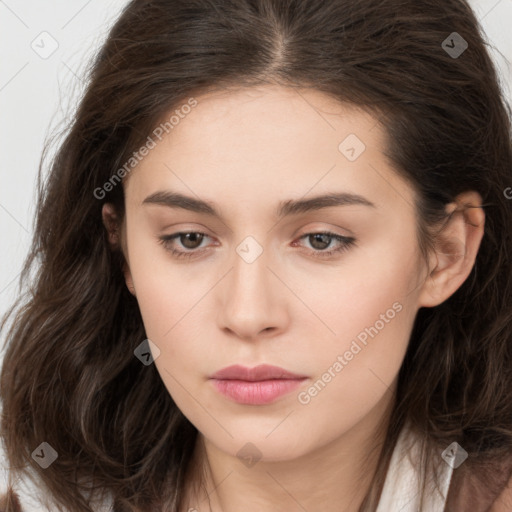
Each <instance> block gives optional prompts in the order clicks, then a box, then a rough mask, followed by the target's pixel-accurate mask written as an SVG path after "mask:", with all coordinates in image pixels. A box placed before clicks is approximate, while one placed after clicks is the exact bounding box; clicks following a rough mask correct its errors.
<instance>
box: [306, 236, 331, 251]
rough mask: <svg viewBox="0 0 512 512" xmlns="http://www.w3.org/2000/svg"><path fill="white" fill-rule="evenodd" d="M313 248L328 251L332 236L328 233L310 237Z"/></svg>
mask: <svg viewBox="0 0 512 512" xmlns="http://www.w3.org/2000/svg"><path fill="white" fill-rule="evenodd" d="M308 237H309V241H310V243H311V247H313V248H314V249H318V250H320V251H321V250H323V249H327V247H329V244H330V242H331V240H332V238H333V237H332V236H330V235H328V234H327V233H312V234H310V235H308Z"/></svg>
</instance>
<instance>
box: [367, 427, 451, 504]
mask: <svg viewBox="0 0 512 512" xmlns="http://www.w3.org/2000/svg"><path fill="white" fill-rule="evenodd" d="M419 443H420V439H419V438H417V437H416V436H415V435H414V434H413V433H412V431H411V430H410V429H409V427H408V423H406V425H405V427H404V428H403V429H402V431H401V432H400V435H399V437H398V440H397V444H396V447H395V449H394V451H393V454H392V456H391V461H390V464H389V469H388V472H387V473H386V480H385V481H384V488H383V489H382V494H381V497H380V500H379V504H378V506H377V510H376V512H391V511H398V510H399V511H400V512H419V510H420V500H419V499H420V494H419V491H420V484H421V480H420V476H421V474H420V467H421V465H420V464H419V463H416V462H415V461H417V460H419V455H420V444H419ZM407 448H410V452H409V453H410V454H409V455H408V452H407ZM452 474H453V467H452V466H450V465H449V464H448V463H445V462H444V461H443V463H442V465H441V468H440V482H439V487H440V490H441V492H442V493H443V495H442V496H441V495H440V494H439V492H437V491H436V492H432V493H428V494H427V496H426V501H425V502H424V507H423V508H422V509H421V512H443V511H444V507H445V504H446V499H447V497H448V489H449V487H450V482H451V478H452Z"/></svg>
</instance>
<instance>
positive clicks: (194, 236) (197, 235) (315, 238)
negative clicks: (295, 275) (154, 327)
mask: <svg viewBox="0 0 512 512" xmlns="http://www.w3.org/2000/svg"><path fill="white" fill-rule="evenodd" d="M205 237H206V238H210V237H209V236H208V235H207V234H206V233H201V232H199V231H180V232H179V233H173V234H172V235H165V236H162V237H159V239H158V243H160V244H162V245H163V246H164V248H165V249H166V250H167V251H169V252H170V253H171V254H172V255H173V256H174V257H175V258H193V257H196V256H197V255H199V254H201V253H202V252H204V249H202V250H197V249H198V248H199V247H201V243H202V242H203V241H204V239H205ZM303 238H306V239H308V240H309V241H310V243H311V245H312V249H311V250H309V252H310V253H312V254H313V256H314V257H318V258H328V257H330V256H332V255H334V254H335V253H340V252H342V251H346V250H348V248H349V247H350V246H352V245H355V242H356V240H355V238H353V237H347V236H343V235H338V234H336V233H331V232H328V231H322V232H318V233H306V234H305V235H302V236H301V237H300V238H299V240H302V239H303ZM176 239H179V242H180V244H181V246H182V247H184V248H185V249H186V250H182V249H176V248H175V247H174V242H175V240H176ZM333 240H334V241H335V242H336V243H337V245H335V247H334V248H331V249H328V250H326V249H327V248H328V247H329V246H330V245H331V242H332V241H333ZM292 245H293V246H294V247H295V246H296V245H297V244H296V242H293V243H292ZM187 249H188V250H187Z"/></svg>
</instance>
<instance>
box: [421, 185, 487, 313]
mask: <svg viewBox="0 0 512 512" xmlns="http://www.w3.org/2000/svg"><path fill="white" fill-rule="evenodd" d="M446 211H447V213H448V214H449V217H448V220H447V222H446V223H445V224H444V226H443V228H442V229H441V230H440V232H439V233H438V234H437V236H436V242H435V247H434V250H433V252H432V253H431V254H430V257H429V275H428V276H427V279H426V281H425V283H424V285H423V288H422V291H421V293H420V296H419V299H418V300H419V304H418V305H419V306H420V307H434V306H437V305H439V304H441V303H442V302H444V301H445V300H446V299H448V298H449V297H450V296H451V295H452V294H453V293H455V291H456V290H457V289H458V288H459V287H460V286H461V285H462V283H464V281H465V280H466V279H467V277H468V276H469V274H470V272H471V269H472V268H473V266H474V264H475V260H476V255H477V253H478V249H479V247H480V242H481V241H482V237H483V235H484V224H485V213H484V211H483V208H482V198H481V196H480V194H478V192H475V191H470V192H464V193H463V194H460V195H458V196H457V197H456V198H455V201H454V202H453V203H450V204H448V205H447V207H446Z"/></svg>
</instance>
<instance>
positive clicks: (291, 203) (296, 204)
mask: <svg viewBox="0 0 512 512" xmlns="http://www.w3.org/2000/svg"><path fill="white" fill-rule="evenodd" d="M142 204H143V205H146V204H155V205H160V206H167V207H169V208H183V209H184V210H189V211H192V212H196V213H203V214H205V215H211V216H213V217H217V218H221V215H220V213H219V212H218V211H217V210H216V208H215V205H214V203H212V202H209V201H203V200H201V199H196V198H194V197H191V196H186V195H183V194H180V193H178V192H172V191H169V190H160V191H157V192H154V193H153V194H151V195H149V196H148V197H146V199H144V201H142ZM350 205H363V206H368V207H370V208H376V206H375V204H374V203H372V202H371V201H369V200H368V199H366V198H364V197H363V196H360V195H358V194H351V193H348V192H339V193H334V192H333V193H329V194H324V195H319V196H315V197H311V198H309V199H289V200H287V201H281V202H280V203H279V205H278V208H277V211H276V213H277V216H278V218H281V217H286V216H289V215H296V214H299V213H306V212H310V211H315V210H321V209H323V208H330V207H333V206H350Z"/></svg>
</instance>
